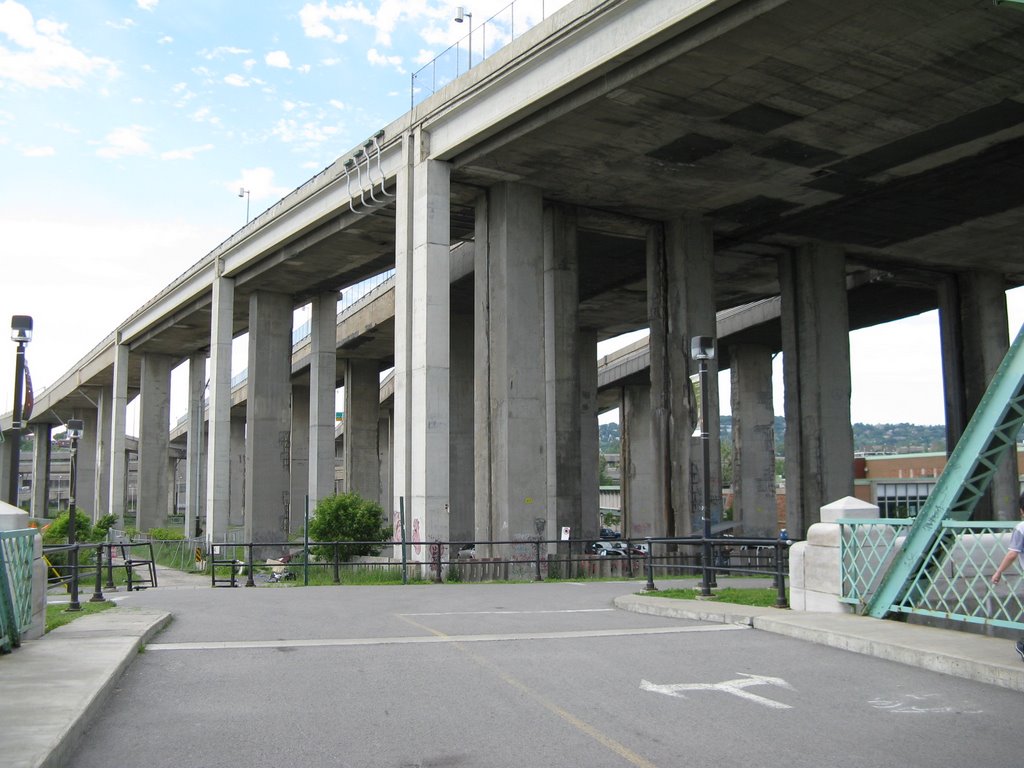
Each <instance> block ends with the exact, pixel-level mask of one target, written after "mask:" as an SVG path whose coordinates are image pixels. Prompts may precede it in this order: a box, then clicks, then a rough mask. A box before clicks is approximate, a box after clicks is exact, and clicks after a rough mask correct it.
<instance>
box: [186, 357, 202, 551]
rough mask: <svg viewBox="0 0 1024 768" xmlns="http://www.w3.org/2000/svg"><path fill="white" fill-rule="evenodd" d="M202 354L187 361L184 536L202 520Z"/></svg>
mask: <svg viewBox="0 0 1024 768" xmlns="http://www.w3.org/2000/svg"><path fill="white" fill-rule="evenodd" d="M205 394H206V353H205V352H198V353H196V354H194V355H192V356H191V357H190V358H189V360H188V437H187V439H186V453H185V526H184V527H185V535H186V536H193V535H195V532H196V520H202V519H203V518H204V517H205V513H204V509H203V501H204V494H203V492H202V486H203V475H204V474H205V473H204V471H203V451H204V446H203V443H204V442H206V441H205V439H204V438H205V432H206V417H205V403H204V402H203V399H204V395H205Z"/></svg>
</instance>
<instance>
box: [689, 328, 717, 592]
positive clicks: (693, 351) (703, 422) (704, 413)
mask: <svg viewBox="0 0 1024 768" xmlns="http://www.w3.org/2000/svg"><path fill="white" fill-rule="evenodd" d="M690 355H691V357H693V359H694V360H697V361H698V362H699V363H700V370H699V373H700V445H701V449H702V452H703V454H704V455H703V462H702V463H703V478H702V481H703V482H702V485H703V488H702V489H701V490H702V491H703V499H702V505H701V506H702V509H701V514H702V515H703V518H704V547H703V552H704V554H703V557H702V559H703V561H704V562H703V566H704V567H703V568H702V569H701V570H702V573H701V584H700V594H701V596H702V597H709V596H710V595H711V435H710V434H709V432H708V421H709V418H708V360H712V359H714V357H715V340H714V339H713V338H711V337H710V336H694V337H693V338H692V339H691V340H690Z"/></svg>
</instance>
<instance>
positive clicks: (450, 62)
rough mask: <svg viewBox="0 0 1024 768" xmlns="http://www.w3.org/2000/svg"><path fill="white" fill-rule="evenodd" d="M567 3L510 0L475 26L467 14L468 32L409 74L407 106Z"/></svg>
mask: <svg viewBox="0 0 1024 768" xmlns="http://www.w3.org/2000/svg"><path fill="white" fill-rule="evenodd" d="M567 2H568V0H547V2H545V0H513V2H511V3H509V4H508V5H506V6H505V7H504V8H502V9H501V10H499V11H498V12H497V13H495V14H494V15H493V16H491V17H490V18H488V19H487V20H486V21H483V22H482V23H480V24H478V25H476V26H473V17H472V14H467V16H468V17H469V31H468V32H467V33H466V35H464V36H463V37H461V38H459V39H458V40H457V41H456V42H454V43H452V44H451V45H450V46H448V47H447V48H446V49H445V50H443V51H442V52H441V53H439V54H438V55H437V56H435V57H434V58H433V59H431V60H430V61H428V62H427V63H426V64H424V65H423V66H422V67H420V68H419V69H417V70H416V71H415V72H413V73H412V78H411V83H410V86H409V108H410V109H412V108H413V107H415V106H416V103H417V102H418V101H423V100H424V99H426V98H427V97H429V96H431V95H432V94H434V93H436V92H437V91H438V90H439V89H441V88H443V87H444V86H446V85H447V84H448V83H450V82H452V81H453V80H455V79H456V78H457V77H458V76H459V75H461V74H462V73H464V72H468V71H469V70H470V69H472V68H473V66H474V63H476V64H479V63H480V62H482V61H483V60H484V59H486V58H487V57H488V56H489V55H490V54H491V53H494V52H495V51H497V50H499V49H501V48H503V47H504V46H505V45H507V44H508V43H510V42H512V41H513V40H515V39H516V38H517V37H519V36H520V35H523V34H524V33H525V32H527V31H528V30H530V29H532V28H533V27H535V26H536V25H537V24H539V23H540V22H542V21H544V19H546V18H547V17H548V14H549V12H554V11H555V10H557V9H558V8H561V7H562V6H563V5H565V4H566V3H567ZM459 21H462V19H461V18H460V19H459ZM474 46H478V47H474ZM474 54H475V55H474Z"/></svg>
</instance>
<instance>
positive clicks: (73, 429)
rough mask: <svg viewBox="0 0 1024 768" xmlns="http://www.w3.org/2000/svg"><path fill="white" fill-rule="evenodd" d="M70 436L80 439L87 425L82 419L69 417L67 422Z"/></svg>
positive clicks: (73, 438)
mask: <svg viewBox="0 0 1024 768" xmlns="http://www.w3.org/2000/svg"><path fill="white" fill-rule="evenodd" d="M66 426H67V428H68V437H69V438H70V439H72V440H78V439H79V438H80V437H81V436H82V434H83V433H84V432H85V425H84V424H83V423H82V420H81V419H68V423H67V425H66Z"/></svg>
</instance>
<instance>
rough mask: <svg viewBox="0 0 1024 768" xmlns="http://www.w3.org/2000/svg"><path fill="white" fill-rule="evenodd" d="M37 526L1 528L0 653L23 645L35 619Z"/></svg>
mask: <svg viewBox="0 0 1024 768" xmlns="http://www.w3.org/2000/svg"><path fill="white" fill-rule="evenodd" d="M38 533H39V532H38V531H37V530H36V529H35V528H25V529H23V530H17V531H0V653H9V652H10V651H11V649H12V648H16V647H18V646H19V645H21V636H22V634H23V633H24V632H25V630H26V629H28V626H29V624H30V623H31V622H32V555H33V547H34V542H35V537H36V535H37V534H38Z"/></svg>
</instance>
